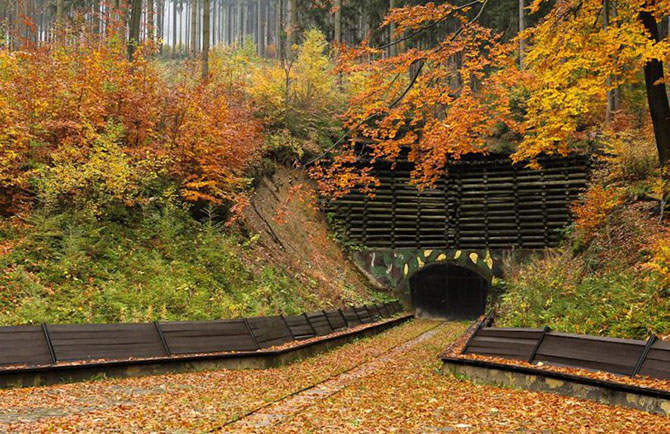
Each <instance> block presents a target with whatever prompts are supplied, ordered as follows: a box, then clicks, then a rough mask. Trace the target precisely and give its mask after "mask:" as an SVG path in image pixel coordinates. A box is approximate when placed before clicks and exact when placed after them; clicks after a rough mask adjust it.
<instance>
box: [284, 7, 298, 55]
mask: <svg viewBox="0 0 670 434" xmlns="http://www.w3.org/2000/svg"><path fill="white" fill-rule="evenodd" d="M297 3H298V2H297V1H296V0H288V25H287V26H286V27H287V31H288V55H289V58H291V57H293V46H294V45H295V44H296V43H297V42H298V7H297V6H298V4H297Z"/></svg>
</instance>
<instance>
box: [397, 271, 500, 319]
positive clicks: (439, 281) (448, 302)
mask: <svg viewBox="0 0 670 434" xmlns="http://www.w3.org/2000/svg"><path fill="white" fill-rule="evenodd" d="M409 287H410V294H411V298H412V309H414V313H415V315H416V316H417V317H419V318H438V319H473V318H477V317H478V316H480V315H482V314H483V313H484V311H485V310H486V298H487V295H488V291H489V282H488V280H487V279H486V278H484V277H483V276H482V275H480V274H479V273H477V272H475V271H472V270H470V269H468V268H466V267H462V266H459V265H455V264H435V265H432V266H429V267H426V268H423V269H421V270H419V271H417V272H416V273H415V274H414V275H413V276H412V277H410V280H409Z"/></svg>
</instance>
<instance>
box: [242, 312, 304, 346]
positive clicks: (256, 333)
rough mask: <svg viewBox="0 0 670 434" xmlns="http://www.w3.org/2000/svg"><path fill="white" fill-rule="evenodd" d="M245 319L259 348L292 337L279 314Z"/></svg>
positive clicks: (273, 344)
mask: <svg viewBox="0 0 670 434" xmlns="http://www.w3.org/2000/svg"><path fill="white" fill-rule="evenodd" d="M246 321H247V324H248V325H249V329H250V330H251V333H252V335H253V337H254V339H255V340H256V342H257V343H258V347H259V348H270V347H274V346H277V345H281V344H285V343H286V342H288V341H290V340H292V339H293V338H292V336H291V331H290V330H289V328H288V326H287V325H286V322H284V319H283V318H282V317H281V316H259V317H255V318H248V319H247V320H246Z"/></svg>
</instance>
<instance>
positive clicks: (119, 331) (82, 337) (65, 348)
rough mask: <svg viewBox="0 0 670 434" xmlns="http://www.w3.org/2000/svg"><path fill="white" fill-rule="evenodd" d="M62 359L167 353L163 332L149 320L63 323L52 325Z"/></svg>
mask: <svg viewBox="0 0 670 434" xmlns="http://www.w3.org/2000/svg"><path fill="white" fill-rule="evenodd" d="M48 332H49V338H50V340H51V344H52V345H53V350H54V354H55V356H56V359H57V360H58V361H75V360H94V359H119V360H121V359H130V358H151V357H165V356H167V355H168V354H167V353H166V351H165V348H164V347H163V342H162V341H161V337H160V334H159V333H158V331H157V330H156V326H155V325H154V324H153V323H149V324H59V325H49V326H48Z"/></svg>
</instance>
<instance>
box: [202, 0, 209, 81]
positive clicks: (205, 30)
mask: <svg viewBox="0 0 670 434" xmlns="http://www.w3.org/2000/svg"><path fill="white" fill-rule="evenodd" d="M207 77H209V0H202V79H203V80H207Z"/></svg>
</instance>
